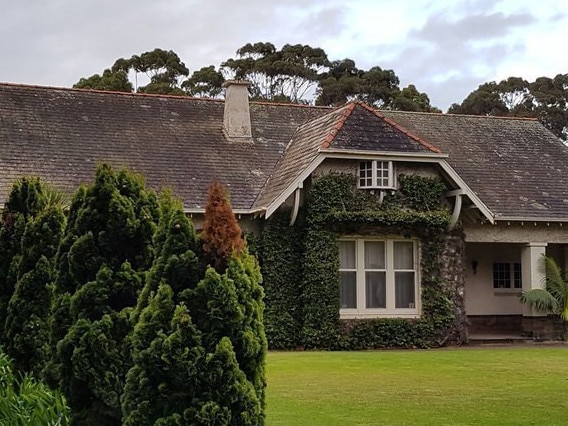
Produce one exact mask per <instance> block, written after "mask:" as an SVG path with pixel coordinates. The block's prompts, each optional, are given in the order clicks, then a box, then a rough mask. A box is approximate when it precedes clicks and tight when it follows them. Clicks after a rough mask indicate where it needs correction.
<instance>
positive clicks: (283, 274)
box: [261, 173, 463, 349]
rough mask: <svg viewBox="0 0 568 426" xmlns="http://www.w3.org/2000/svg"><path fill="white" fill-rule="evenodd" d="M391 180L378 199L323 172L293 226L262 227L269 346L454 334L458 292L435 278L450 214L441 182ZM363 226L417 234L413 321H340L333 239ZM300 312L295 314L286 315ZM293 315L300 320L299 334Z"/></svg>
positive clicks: (356, 344)
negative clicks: (417, 309)
mask: <svg viewBox="0 0 568 426" xmlns="http://www.w3.org/2000/svg"><path fill="white" fill-rule="evenodd" d="M398 183H399V188H398V190H397V191H393V192H392V193H389V194H386V195H384V194H383V199H382V200H381V199H380V196H381V195H380V193H379V192H375V193H373V192H371V191H366V190H358V189H357V185H356V177H355V176H353V175H348V174H341V173H330V174H327V175H324V176H322V177H320V178H318V179H316V180H314V182H313V184H312V188H311V190H310V192H309V194H308V196H307V203H306V207H305V208H304V209H303V213H304V214H305V220H304V221H300V225H297V226H296V227H289V226H287V225H286V224H285V223H284V222H283V221H282V222H273V224H272V225H267V227H265V229H264V232H263V237H262V242H261V246H262V260H263V264H262V267H263V274H264V278H265V283H264V286H265V291H266V296H267V299H266V301H267V311H269V312H271V313H272V314H269V315H267V316H266V317H265V318H267V335H268V340H269V343H270V346H271V347H273V348H293V347H295V346H297V345H300V344H301V345H302V346H304V347H306V348H320V349H365V348H385V347H432V346H439V345H441V344H444V343H445V342H447V341H449V340H451V339H453V338H455V336H456V335H457V334H459V330H458V328H459V327H460V326H463V324H461V323H460V321H458V320H457V319H456V313H455V310H454V304H455V303H456V299H457V298H459V294H457V293H458V292H457V291H456V289H455V288H454V287H455V286H454V285H452V283H445V282H444V281H443V279H442V276H443V268H444V265H443V262H442V258H443V255H444V253H445V251H446V249H447V245H448V244H449V241H450V240H449V239H448V236H449V234H448V232H447V227H448V224H449V221H450V213H449V211H448V208H447V206H446V205H445V203H444V197H443V196H444V193H445V192H446V191H447V190H448V188H447V187H446V185H445V183H444V182H443V181H442V180H440V179H438V178H429V177H422V176H417V175H401V176H399V177H398ZM269 223H270V222H269ZM276 224H278V226H276ZM362 229H367V230H371V231H372V233H373V234H374V235H380V234H397V235H403V236H408V237H410V236H412V237H417V238H419V239H420V242H421V249H422V250H421V277H422V282H421V290H422V293H421V294H422V300H421V302H422V316H421V318H420V319H399V318H393V319H371V320H340V318H339V272H338V269H339V265H338V262H339V256H338V245H337V239H338V237H339V236H340V235H345V234H353V233H360V232H361V230H362ZM302 236H303V238H302ZM458 241H462V242H463V238H462V239H461V240H459V239H458ZM299 265H300V266H301V267H302V268H303V270H302V272H301V273H300V272H298V267H299ZM299 276H302V279H301V281H300V280H298V277H299ZM299 292H301V294H302V297H301V298H299V297H297V296H298V294H299ZM299 312H301V313H302V317H301V319H298V318H297V317H294V319H293V321H292V320H286V318H289V316H290V313H299ZM297 321H301V322H302V335H301V338H299V337H298V336H297V333H296V330H297V328H296V324H297ZM291 330H293V331H291Z"/></svg>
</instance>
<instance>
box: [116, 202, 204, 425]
mask: <svg viewBox="0 0 568 426" xmlns="http://www.w3.org/2000/svg"><path fill="white" fill-rule="evenodd" d="M160 213H161V214H160V220H159V224H158V229H157V232H156V234H155V236H154V250H155V252H156V256H155V258H154V263H153V265H152V268H151V269H150V271H149V273H148V275H147V279H146V284H145V286H144V289H143V290H142V292H141V293H140V295H139V296H138V303H137V307H136V310H135V311H134V312H133V315H132V316H131V321H132V322H133V324H135V325H134V331H133V333H132V336H131V338H130V345H131V348H132V359H133V366H132V367H131V368H130V370H129V372H128V374H127V379H126V386H125V390H124V394H123V397H122V410H123V416H124V417H123V423H124V424H127V425H153V424H154V423H155V422H156V421H157V420H158V419H162V420H161V421H162V422H163V421H164V418H169V417H171V416H174V417H175V416H185V417H187V418H189V417H191V418H192V419H194V418H195V414H191V413H194V412H195V408H194V407H195V405H196V404H197V402H196V401H197V400H196V399H197V398H198V397H199V395H200V392H201V391H202V388H201V387H200V386H198V385H197V384H198V383H200V379H199V378H198V377H197V376H198V374H200V373H199V371H200V370H201V369H202V367H203V347H202V346H201V334H200V333H199V331H198V330H197V329H196V328H195V327H194V326H193V325H192V323H191V318H190V316H189V314H188V312H187V309H186V308H185V307H184V306H180V305H176V303H177V302H178V297H179V293H180V292H181V291H182V290H184V289H189V290H191V289H193V288H194V287H195V286H196V284H197V282H198V281H199V279H200V278H201V277H202V269H203V268H202V261H201V259H199V257H198V256H197V254H196V253H199V250H198V243H197V238H196V235H195V232H194V229H193V225H192V223H191V221H190V220H189V219H188V218H187V216H186V215H185V214H184V212H183V206H182V204H181V202H180V201H179V200H176V199H174V198H173V196H172V194H171V193H169V192H166V193H164V194H163V196H162V198H161V200H160ZM184 413H185V414H184ZM188 416H189V417H188ZM172 418H173V417H172ZM180 418H181V417H180ZM193 423H194V421H193V420H192V421H191V422H189V421H186V422H185V423H182V424H193ZM174 424H175V423H174Z"/></svg>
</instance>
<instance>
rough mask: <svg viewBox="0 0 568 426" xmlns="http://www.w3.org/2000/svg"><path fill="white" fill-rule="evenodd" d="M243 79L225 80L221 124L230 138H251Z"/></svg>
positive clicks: (246, 92)
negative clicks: (223, 112)
mask: <svg viewBox="0 0 568 426" xmlns="http://www.w3.org/2000/svg"><path fill="white" fill-rule="evenodd" d="M249 85H250V82H248V81H244V80H227V81H226V82H225V83H223V87H224V88H225V114H224V118H223V126H224V130H225V133H226V134H227V136H228V137H229V138H230V139H249V140H250V139H251V137H252V133H251V128H250V109H249V98H248V86H249Z"/></svg>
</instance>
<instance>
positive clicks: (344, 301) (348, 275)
mask: <svg viewBox="0 0 568 426" xmlns="http://www.w3.org/2000/svg"><path fill="white" fill-rule="evenodd" d="M339 278H340V282H341V286H340V288H339V295H340V299H339V300H340V303H341V308H353V309H354V308H356V307H357V286H356V272H343V271H342V272H340V273H339Z"/></svg>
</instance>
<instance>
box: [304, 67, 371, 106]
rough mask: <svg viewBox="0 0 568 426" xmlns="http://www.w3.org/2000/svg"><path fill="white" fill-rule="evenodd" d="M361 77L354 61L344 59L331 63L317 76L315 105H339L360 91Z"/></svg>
mask: <svg viewBox="0 0 568 426" xmlns="http://www.w3.org/2000/svg"><path fill="white" fill-rule="evenodd" d="M362 85H363V82H362V81H361V75H360V71H359V69H358V68H357V67H356V66H355V61H353V60H352V59H349V58H346V59H343V60H339V61H333V62H331V64H330V66H329V70H328V71H327V72H323V73H321V74H320V75H319V87H318V89H317V91H316V95H317V96H316V100H315V103H316V105H341V104H344V103H345V102H347V101H349V100H352V99H354V97H355V95H356V94H357V93H359V92H360V91H361V86H362Z"/></svg>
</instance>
